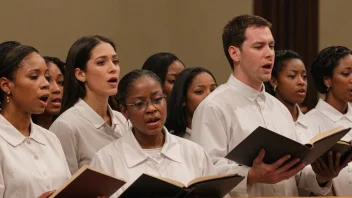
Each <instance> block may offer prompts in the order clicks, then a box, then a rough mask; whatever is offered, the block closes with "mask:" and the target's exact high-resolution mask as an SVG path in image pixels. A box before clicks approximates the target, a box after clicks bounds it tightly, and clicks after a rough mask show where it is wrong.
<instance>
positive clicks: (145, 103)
mask: <svg viewBox="0 0 352 198" xmlns="http://www.w3.org/2000/svg"><path fill="white" fill-rule="evenodd" d="M166 97H167V96H166V95H163V96H161V97H158V98H155V99H151V100H150V101H149V102H147V101H141V102H136V103H134V104H125V106H132V107H133V108H134V109H135V110H137V111H145V110H147V108H148V105H149V103H151V104H152V105H153V107H155V108H157V109H159V106H158V105H160V104H161V102H162V101H163V99H165V100H166ZM159 99H160V103H159V104H155V101H156V100H159ZM138 103H139V104H142V103H143V104H144V105H145V107H144V108H142V107H140V109H138V108H139V107H137V106H136V105H137V104H138ZM155 105H156V106H155Z"/></svg>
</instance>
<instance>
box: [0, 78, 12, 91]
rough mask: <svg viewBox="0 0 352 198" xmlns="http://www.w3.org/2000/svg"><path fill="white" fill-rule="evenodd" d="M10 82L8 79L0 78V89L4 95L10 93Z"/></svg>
mask: <svg viewBox="0 0 352 198" xmlns="http://www.w3.org/2000/svg"><path fill="white" fill-rule="evenodd" d="M11 86H12V81H11V80H9V79H8V78H5V77H1V78H0V88H1V90H2V91H3V92H5V93H6V94H7V93H9V92H11Z"/></svg>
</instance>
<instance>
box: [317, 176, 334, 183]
mask: <svg viewBox="0 0 352 198" xmlns="http://www.w3.org/2000/svg"><path fill="white" fill-rule="evenodd" d="M316 179H317V182H318V184H319V185H325V184H326V183H328V182H329V181H330V180H331V179H330V178H324V177H322V176H320V175H317V176H316Z"/></svg>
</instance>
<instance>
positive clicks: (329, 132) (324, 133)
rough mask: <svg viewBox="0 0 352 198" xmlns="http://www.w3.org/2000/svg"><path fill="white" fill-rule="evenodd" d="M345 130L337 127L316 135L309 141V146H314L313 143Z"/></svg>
mask: <svg viewBox="0 0 352 198" xmlns="http://www.w3.org/2000/svg"><path fill="white" fill-rule="evenodd" d="M344 129H345V128H344V127H337V128H334V129H331V130H329V131H325V132H323V133H319V134H317V135H316V136H314V137H313V138H312V139H311V140H310V144H312V145H314V143H315V142H317V141H319V140H321V139H324V138H326V137H328V136H331V135H333V134H335V133H338V132H340V131H342V130H344Z"/></svg>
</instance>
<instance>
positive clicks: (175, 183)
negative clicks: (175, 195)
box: [149, 175, 186, 188]
mask: <svg viewBox="0 0 352 198" xmlns="http://www.w3.org/2000/svg"><path fill="white" fill-rule="evenodd" d="M149 176H151V177H154V178H157V179H160V180H162V181H164V182H167V183H170V184H173V185H175V186H178V187H180V188H185V187H186V186H185V185H184V184H183V183H181V182H179V181H176V180H173V179H169V178H165V177H155V176H152V175H149Z"/></svg>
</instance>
